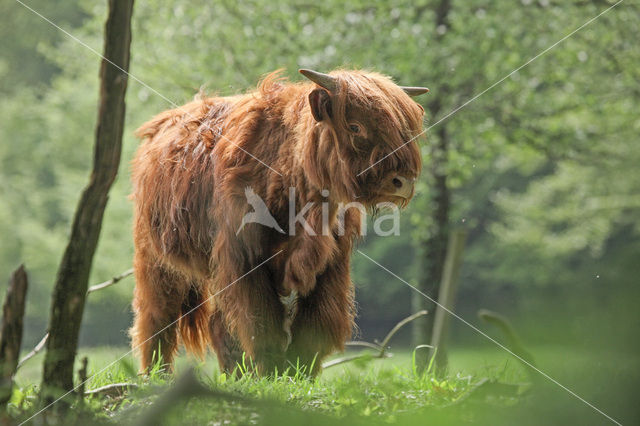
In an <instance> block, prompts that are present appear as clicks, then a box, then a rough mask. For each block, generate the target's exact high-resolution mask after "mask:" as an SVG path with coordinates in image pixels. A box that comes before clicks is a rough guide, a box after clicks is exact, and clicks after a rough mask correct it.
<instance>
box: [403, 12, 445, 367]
mask: <svg viewBox="0 0 640 426" xmlns="http://www.w3.org/2000/svg"><path fill="white" fill-rule="evenodd" d="M450 11H451V1H450V0H440V2H438V4H437V6H436V10H435V12H436V13H435V15H436V21H435V26H436V29H437V31H436V42H439V41H441V40H442V38H443V37H444V36H445V35H446V33H447V32H448V30H449V28H450V24H449V13H450ZM441 27H444V29H445V31H441V30H439V28H441ZM448 92H449V90H448V88H447V87H442V88H439V89H438V95H437V96H438V97H437V98H436V99H435V100H434V101H433V102H432V103H431V105H430V106H429V113H430V115H431V118H432V119H435V118H436V117H437V115H438V114H439V113H440V112H441V110H442V99H443V98H444V97H446V96H447V94H448ZM436 129H437V130H436V135H437V139H436V141H435V143H433V144H431V145H430V146H431V150H430V155H429V161H430V165H429V168H428V173H429V175H428V178H429V191H430V194H431V198H430V201H429V210H428V211H427V215H428V217H429V221H428V226H429V229H428V234H427V237H426V238H425V239H424V240H423V241H422V242H421V244H420V246H421V251H422V253H421V255H422V267H421V271H420V272H421V274H420V279H419V282H418V286H419V288H420V290H421V291H422V292H423V293H425V294H426V295H428V296H429V297H430V298H431V299H433V300H436V299H437V297H438V292H439V286H440V281H441V280H442V271H443V268H444V260H445V256H446V252H447V241H448V239H449V209H450V199H451V195H450V190H449V186H448V184H447V168H448V160H449V134H448V132H447V127H446V123H444V122H443V123H440V124H438V126H437V128H436ZM412 304H413V311H414V312H417V311H420V310H427V311H429V312H435V309H434V308H435V304H434V303H433V302H431V301H430V300H428V299H427V298H425V297H424V296H422V295H421V294H419V293H417V292H415V293H413V299H412ZM433 319H434V316H433V315H427V316H426V317H424V318H420V319H418V320H417V321H415V322H414V324H413V344H414V346H418V345H422V344H426V343H429V342H430V341H431V334H432V330H433ZM416 361H417V364H418V369H419V370H423V369H424V367H425V366H426V364H427V356H426V351H425V353H423V354H422V355H421V356H420V355H419V356H418V357H417V359H416Z"/></svg>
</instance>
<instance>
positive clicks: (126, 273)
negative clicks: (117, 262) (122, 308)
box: [87, 268, 133, 294]
mask: <svg viewBox="0 0 640 426" xmlns="http://www.w3.org/2000/svg"><path fill="white" fill-rule="evenodd" d="M132 274H133V268H131V269H127V270H126V271H124V272H123V273H121V274H120V275H116V276H115V277H113V278H111V279H110V280H109V281H105V282H103V283H100V284H96V285H92V286H91V287H89V290H87V294H90V293H93V292H94V291H98V290H102V289H103V288H107V287H111V286H112V285H114V284H116V283H117V282H118V281H120V280H123V279H125V278H127V277H128V276H130V275H132Z"/></svg>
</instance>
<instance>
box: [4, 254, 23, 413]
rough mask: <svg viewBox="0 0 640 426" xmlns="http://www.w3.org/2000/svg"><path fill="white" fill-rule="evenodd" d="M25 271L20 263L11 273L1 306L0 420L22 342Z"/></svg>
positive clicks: (10, 388) (10, 387) (8, 396)
mask: <svg viewBox="0 0 640 426" xmlns="http://www.w3.org/2000/svg"><path fill="white" fill-rule="evenodd" d="M28 286H29V283H28V281H27V273H26V271H25V270H24V266H23V265H21V266H20V267H19V268H18V269H16V270H15V271H14V273H13V274H12V275H11V280H10V281H9V287H8V288H7V297H6V298H5V300H4V306H3V307H2V330H1V331H0V421H1V420H2V411H3V410H4V408H5V405H6V403H7V402H8V401H9V398H11V391H12V389H13V375H14V374H15V372H16V367H17V366H18V357H19V356H20V345H21V344H22V319H23V317H24V306H25V299H26V295H27V287H28Z"/></svg>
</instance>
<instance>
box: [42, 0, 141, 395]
mask: <svg viewBox="0 0 640 426" xmlns="http://www.w3.org/2000/svg"><path fill="white" fill-rule="evenodd" d="M132 12H133V0H109V12H108V18H107V22H106V25H105V38H104V58H103V60H102V64H101V67H100V99H99V110H98V119H97V124H96V134H95V145H94V158H93V171H92V173H91V177H90V180H89V184H88V185H87V187H86V188H85V189H84V191H83V193H82V196H81V198H80V201H79V203H78V207H77V209H76V213H75V216H74V219H73V226H72V228H71V236H70V237H69V243H68V245H67V247H66V250H65V252H64V256H63V258H62V261H61V263H60V266H59V269H58V274H57V276H56V282H55V287H54V290H53V297H52V303H51V317H50V321H49V340H48V342H47V353H46V357H45V360H44V372H43V378H42V388H43V396H44V400H45V402H51V401H52V400H53V398H54V397H55V396H57V395H60V393H61V392H69V391H71V390H72V389H73V364H74V360H75V356H76V350H77V346H78V335H79V332H80V323H81V321H82V313H83V311H84V303H85V297H86V294H87V286H88V279H89V273H90V271H91V263H92V260H93V255H94V253H95V249H96V245H97V243H98V237H99V236H100V229H101V227H102V217H103V214H104V210H105V207H106V204H107V199H108V193H109V189H110V188H111V185H112V183H113V181H114V180H115V177H116V175H117V173H118V166H119V164H120V152H121V148H122V132H123V124H124V113H125V93H126V90H127V73H126V71H127V70H128V68H129V46H130V44H131V15H132Z"/></svg>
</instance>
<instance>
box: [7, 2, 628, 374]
mask: <svg viewBox="0 0 640 426" xmlns="http://www.w3.org/2000/svg"><path fill="white" fill-rule="evenodd" d="M440 3H441V2H433V1H422V0H412V1H404V0H401V1H394V2H387V1H381V0H379V1H374V2H363V1H354V2H349V3H343V2H340V1H335V0H327V1H323V2H305V1H297V0H294V1H288V2H284V1H271V0H254V1H242V2H234V1H202V0H196V1H183V0H178V1H171V2H166V1H164V2H162V1H157V0H153V1H144V2H143V1H140V2H137V3H136V5H135V13H134V22H133V42H132V54H131V69H130V71H131V73H132V75H133V76H135V77H136V79H139V80H141V81H143V82H145V83H146V85H148V86H144V85H142V84H139V82H137V81H135V80H134V79H130V81H129V89H128V93H127V117H126V129H125V137H124V152H123V161H122V165H121V168H120V173H119V177H118V180H117V182H116V184H115V187H114V189H113V190H112V191H111V196H110V201H109V204H108V208H107V212H106V216H105V222H104V226H103V229H102V235H101V239H100V244H99V248H98V252H97V254H96V257H95V258H94V267H93V272H92V278H91V283H97V282H100V281H104V280H107V279H109V278H110V277H112V276H113V275H115V274H118V273H120V272H122V271H124V270H126V269H128V268H129V267H130V266H131V259H132V240H131V210H132V205H131V202H130V201H129V200H128V199H127V195H128V193H129V191H130V183H129V161H130V159H131V158H132V155H133V153H134V151H135V149H136V146H137V143H138V142H137V140H136V139H135V138H134V137H133V131H134V130H135V129H136V128H137V126H139V125H140V124H142V123H143V122H144V121H146V120H147V119H149V118H150V117H151V116H152V115H154V114H156V113H157V112H159V111H161V110H164V109H167V108H170V107H172V105H171V104H170V103H169V102H167V100H166V99H169V100H171V101H172V102H175V103H176V104H182V103H184V102H187V101H188V100H190V99H191V98H192V97H193V96H194V94H195V93H197V92H198V91H199V90H200V89H201V88H202V89H204V90H205V91H207V92H209V93H218V94H221V95H228V94H233V93H237V92H242V91H245V90H250V89H252V88H253V87H255V85H256V83H257V81H258V80H259V78H260V77H261V76H262V75H264V74H266V73H268V72H270V71H273V70H275V69H277V68H284V69H285V71H286V74H287V75H288V76H290V77H291V78H292V79H294V80H297V79H299V78H300V77H299V76H298V75H297V72H296V71H297V69H298V68H301V67H306V68H313V69H317V70H319V71H328V70H331V69H334V68H336V67H348V68H365V69H372V70H376V71H379V72H382V73H385V74H388V75H390V76H392V77H393V78H394V79H395V80H396V81H397V82H399V83H400V84H404V85H424V86H428V87H429V88H430V89H431V93H430V94H429V95H427V96H424V97H421V98H418V100H419V101H420V102H421V103H422V104H423V105H424V107H425V109H426V110H427V121H426V126H429V125H431V124H434V123H438V124H437V125H436V126H435V127H434V128H433V130H431V131H429V132H428V137H427V140H426V141H425V140H423V141H422V144H423V147H424V148H423V152H424V159H425V170H428V169H429V167H433V164H432V161H431V157H430V156H429V153H430V149H429V147H430V146H432V145H433V144H436V143H437V142H438V138H439V137H441V135H442V131H444V130H442V129H446V134H447V137H448V138H449V140H450V143H451V146H450V153H449V161H448V162H447V164H446V165H445V166H444V167H445V168H444V170H441V172H442V173H443V174H446V176H447V178H448V183H449V185H450V189H451V197H452V199H451V203H452V207H451V212H450V215H449V224H450V226H451V227H452V228H453V227H460V228H465V229H467V230H468V232H469V238H468V241H467V248H466V251H465V256H464V262H463V269H462V274H461V279H460V290H459V294H458V297H457V301H456V311H457V312H458V313H459V314H460V315H461V316H462V317H464V318H467V319H468V320H470V321H471V322H474V323H477V322H478V321H477V320H476V317H475V315H476V311H477V310H478V309H480V308H487V309H492V310H495V311H498V312H501V313H503V314H506V315H507V316H508V317H510V318H511V319H512V320H513V322H514V324H515V326H516V328H517V329H518V330H519V332H520V334H521V336H522V338H523V340H524V342H525V344H526V345H527V346H529V347H531V348H535V347H537V346H544V345H555V346H556V347H560V348H563V347H564V348H567V352H566V353H580V352H584V353H606V354H614V355H612V356H620V357H624V358H625V359H627V358H628V357H630V356H632V357H633V355H634V354H637V350H638V349H639V348H638V339H637V335H638V328H639V327H638V326H639V325H640V324H639V323H640V314H639V313H638V304H639V302H640V221H639V217H640V215H639V213H640V140H639V136H638V135H639V131H640V115H639V114H638V110H639V106H640V102H639V101H640V44H638V42H637V37H638V34H639V33H640V19H639V18H640V6H638V3H636V2H632V1H628V2H623V3H622V4H620V5H619V6H617V7H616V8H614V9H612V10H611V11H609V12H608V13H606V14H605V15H603V16H601V17H599V18H598V19H597V20H595V21H594V22H593V23H591V24H590V25H588V26H587V27H585V28H584V29H582V30H581V31H579V32H577V33H576V34H575V35H572V36H571V37H569V38H568V39H567V40H566V41H563V42H562V43H560V44H559V45H558V46H556V47H554V48H553V49H551V50H549V51H548V52H547V53H545V54H544V55H543V56H541V57H539V58H538V59H536V60H535V61H533V62H531V63H530V64H529V65H528V66H526V67H525V68H523V69H521V70H520V71H518V72H516V73H514V74H512V75H511V76H509V77H508V78H506V79H505V80H504V81H503V82H501V83H500V84H498V85H496V86H495V87H493V88H492V89H491V90H489V91H487V92H486V93H484V94H483V95H482V96H480V97H478V98H477V99H476V100H474V101H473V102H472V103H470V104H469V105H468V106H466V107H465V108H463V109H461V110H460V111H459V112H457V113H456V114H454V115H452V116H450V117H447V114H449V113H450V112H451V111H453V110H455V109H456V108H457V107H458V106H460V105H462V104H464V103H465V102H466V101H467V100H469V99H471V98H473V97H474V96H475V95H476V94H478V93H481V92H482V91H483V90H485V89H487V88H488V87H490V86H491V85H492V84H493V83H494V82H496V81H498V80H500V79H501V78H502V77H504V76H506V75H507V74H509V73H510V72H511V71H513V70H514V69H516V68H517V67H519V66H520V65H522V64H523V63H525V62H526V61H528V60H529V59H530V58H532V57H533V56H535V55H536V54H538V53H539V52H541V51H543V50H544V49H546V48H548V47H550V46H551V45H552V44H553V43H555V42H557V41H558V40H560V39H561V38H562V37H564V36H565V35H568V34H569V33H571V32H572V31H573V30H574V29H576V28H578V27H579V26H580V25H582V24H584V23H585V22H587V21H588V20H589V19H590V18H593V17H594V16H596V15H597V14H598V13H599V12H601V11H602V10H604V9H605V8H606V7H608V6H610V5H612V4H613V2H609V1H603V0H600V1H595V0H594V1H578V0H570V1H553V0H544V1H543V0H521V1H489V0H487V1H479V0H474V1H466V2H462V1H453V2H451V4H450V8H451V9H450V12H449V14H448V20H447V25H436V22H437V12H438V5H439V4H440ZM28 4H29V5H30V6H31V7H33V8H34V9H36V10H38V11H39V12H41V13H42V14H43V15H45V16H47V17H48V18H50V19H51V20H52V21H53V22H55V23H56V24H58V25H60V26H61V27H63V28H64V29H66V30H68V31H70V32H71V33H73V34H74V35H75V36H77V37H78V38H79V39H81V40H82V41H83V42H84V43H86V44H87V45H88V46H90V47H92V48H93V49H95V50H96V51H101V50H102V41H101V37H102V25H103V23H104V18H105V12H106V8H105V4H104V2H94V1H84V0H81V1H70V0H59V1H57V2H55V4H54V3H53V2H50V1H46V0H31V1H30V2H29V3H28ZM0 37H1V38H2V40H3V42H2V44H1V45H0V49H1V50H0V277H5V278H3V287H4V286H5V285H6V284H4V283H6V279H7V278H8V277H9V275H10V273H11V271H12V270H13V269H14V268H15V267H16V266H17V265H18V264H19V263H21V262H24V263H25V264H26V266H27V269H28V271H29V275H30V279H31V287H30V289H29V294H28V302H29V305H28V309H27V317H26V324H25V326H26V335H25V340H24V345H25V346H24V347H26V348H28V347H30V346H31V345H33V344H35V343H36V342H37V340H39V338H40V337H41V336H42V334H43V333H44V332H45V330H46V323H47V320H48V315H49V301H50V291H51V289H52V284H53V281H54V276H55V272H56V267H57V264H58V262H59V260H60V258H61V255H62V251H63V248H64V246H65V243H66V238H67V234H68V231H69V228H70V220H71V217H72V214H73V211H74V209H75V206H76V203H77V200H78V198H79V195H80V191H81V189H82V187H83V186H84V184H85V182H86V180H87V175H88V170H89V168H90V164H91V155H92V145H93V134H94V125H95V117H96V104H97V92H98V86H97V83H98V68H99V61H100V58H99V57H98V56H96V55H95V54H93V53H92V52H91V51H89V50H88V49H86V48H85V47H83V46H81V45H80V44H78V43H77V42H76V41H74V40H72V39H70V38H69V37H67V36H65V35H64V34H63V33H62V32H60V31H58V30H56V29H55V28H53V27H52V26H50V25H49V24H47V23H46V22H44V21H43V20H42V19H41V18H39V17H38V16H36V15H34V14H33V13H31V12H30V11H28V10H27V9H25V8H24V7H22V6H20V5H19V4H17V3H14V2H11V1H7V2H3V3H2V5H0ZM156 91H157V92H158V93H160V94H162V96H159V95H158V93H156ZM163 97H164V98H166V99H163ZM434 102H437V103H438V108H434V104H433V103H434ZM434 110H438V111H439V112H438V114H436V115H435V116H433V115H431V114H430V113H429V112H430V111H434ZM441 119H442V121H441V122H439V121H440V120H441ZM438 167H442V165H441V164H440V165H439V166H438ZM429 188H430V182H429V180H428V174H426V173H425V176H424V177H423V178H422V180H421V182H420V187H419V190H418V194H417V195H416V197H415V198H414V201H413V202H412V203H411V205H410V206H409V208H408V209H407V211H406V212H405V214H404V215H403V219H402V220H403V222H402V227H401V235H400V236H395V237H375V236H373V235H370V236H368V237H367V238H366V239H364V240H363V241H362V243H361V245H360V249H361V250H362V251H363V252H365V253H367V255H369V256H371V257H372V258H374V259H376V260H377V261H379V262H380V263H381V264H383V265H385V266H386V267H388V268H389V269H390V270H392V271H393V272H395V273H396V274H398V275H399V276H401V277H403V278H404V279H406V280H407V281H409V282H412V283H417V282H419V280H420V274H421V271H422V270H423V264H424V262H425V259H424V256H423V255H422V251H421V250H420V246H421V243H422V242H423V241H424V240H425V239H428V238H429V235H430V232H432V229H433V227H432V223H431V219H430V214H429V209H430V203H431V199H432V195H433V194H430V189H429ZM353 278H354V281H355V283H356V286H357V300H358V304H359V316H358V325H359V329H360V336H361V337H362V338H366V339H373V338H375V337H382V336H383V335H384V333H385V332H386V331H387V330H388V329H389V328H390V327H391V326H392V325H393V324H395V323H396V322H397V321H398V320H400V319H401V318H402V317H403V316H406V315H407V314H409V313H410V312H411V299H412V294H411V290H410V289H409V288H408V287H407V286H406V285H404V284H403V283H402V282H400V281H397V280H395V279H394V278H393V277H391V276H390V275H388V274H387V273H386V272H384V271H383V270H381V269H380V268H379V267H378V266H376V265H375V264H373V263H371V262H370V261H369V260H367V259H366V258H364V257H363V256H361V255H358V254H355V255H354V259H353ZM132 288H133V280H132V279H128V280H127V281H124V282H122V283H120V284H118V285H117V286H114V287H112V288H110V289H108V290H104V291H101V292H97V293H94V294H92V295H91V296H90V297H89V303H88V305H87V308H86V312H85V319H84V322H83V329H82V345H84V346H101V345H118V346H121V345H126V344H127V341H128V339H127V334H126V330H127V328H128V327H129V325H130V322H131V310H130V301H131V294H132ZM489 332H492V330H489ZM399 339H400V342H404V343H407V344H408V343H409V333H408V330H407V331H405V332H404V334H403V335H401V336H399ZM451 339H452V344H453V345H454V346H458V347H461V346H466V347H480V346H488V345H490V343H489V342H487V341H486V340H485V339H484V338H482V337H481V336H478V335H477V334H476V333H475V332H473V331H472V330H470V329H469V328H467V327H466V326H464V325H463V324H460V323H458V322H456V321H455V320H453V328H452V336H451ZM532 351H533V352H534V353H535V349H532ZM606 356H609V355H605V356H603V357H604V358H603V359H604V362H605V363H606V362H607V361H606V360H607V358H606ZM614 359H615V358H610V360H611V361H610V362H615V361H614ZM636 367H637V366H636ZM593 368H594V369H595V368H598V367H597V366H593ZM634 371H635V370H634ZM618 379H619V380H621V382H620V383H621V386H626V385H629V386H631V384H632V382H631V381H632V380H633V383H635V381H636V380H637V374H635V375H631V376H626V377H619V378H618ZM625 380H626V381H625ZM635 384H637V383H635Z"/></svg>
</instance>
